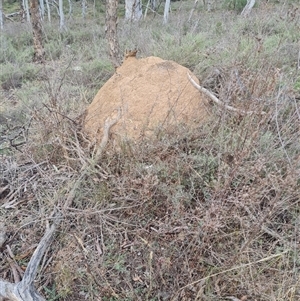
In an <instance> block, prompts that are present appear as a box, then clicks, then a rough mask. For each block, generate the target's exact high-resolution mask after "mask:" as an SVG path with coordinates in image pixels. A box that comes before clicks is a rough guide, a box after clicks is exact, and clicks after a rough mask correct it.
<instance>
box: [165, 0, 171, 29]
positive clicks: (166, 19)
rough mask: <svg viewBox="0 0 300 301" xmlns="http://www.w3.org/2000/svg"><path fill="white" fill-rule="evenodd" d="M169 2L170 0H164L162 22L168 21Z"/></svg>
mask: <svg viewBox="0 0 300 301" xmlns="http://www.w3.org/2000/svg"><path fill="white" fill-rule="evenodd" d="M170 4H171V1H170V0H166V4H165V10H164V24H167V23H168V19H169V12H170Z"/></svg>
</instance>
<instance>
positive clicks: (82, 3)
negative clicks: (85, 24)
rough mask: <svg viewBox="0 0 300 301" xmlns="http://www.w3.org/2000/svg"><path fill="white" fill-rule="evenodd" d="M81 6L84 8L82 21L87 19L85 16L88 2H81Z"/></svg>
mask: <svg viewBox="0 0 300 301" xmlns="http://www.w3.org/2000/svg"><path fill="white" fill-rule="evenodd" d="M81 6H82V19H85V14H86V0H81Z"/></svg>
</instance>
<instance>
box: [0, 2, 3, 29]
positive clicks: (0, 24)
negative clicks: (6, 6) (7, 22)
mask: <svg viewBox="0 0 300 301" xmlns="http://www.w3.org/2000/svg"><path fill="white" fill-rule="evenodd" d="M0 29H1V30H3V5H2V0H0Z"/></svg>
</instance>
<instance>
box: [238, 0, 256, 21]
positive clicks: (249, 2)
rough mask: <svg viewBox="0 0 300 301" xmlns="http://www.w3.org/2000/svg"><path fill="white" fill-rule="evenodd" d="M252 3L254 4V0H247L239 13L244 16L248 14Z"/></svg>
mask: <svg viewBox="0 0 300 301" xmlns="http://www.w3.org/2000/svg"><path fill="white" fill-rule="evenodd" d="M254 4H255V0H247V4H246V6H245V7H244V9H243V11H242V13H241V15H242V16H244V17H246V16H248V15H249V14H250V12H251V9H252V8H253V6H254Z"/></svg>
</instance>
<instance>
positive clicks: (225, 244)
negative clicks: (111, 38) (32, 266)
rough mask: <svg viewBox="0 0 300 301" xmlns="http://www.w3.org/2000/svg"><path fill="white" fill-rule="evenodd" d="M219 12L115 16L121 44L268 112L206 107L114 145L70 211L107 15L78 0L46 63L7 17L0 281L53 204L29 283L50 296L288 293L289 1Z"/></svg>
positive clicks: (292, 98)
mask: <svg viewBox="0 0 300 301" xmlns="http://www.w3.org/2000/svg"><path fill="white" fill-rule="evenodd" d="M10 3H13V1H10ZM218 4H219V5H218V6H217V7H216V8H215V10H214V11H212V12H206V11H205V9H204V7H203V6H202V5H201V3H199V6H198V7H197V8H196V10H195V11H194V12H193V15H192V16H191V9H192V7H193V5H194V3H193V2H192V1H178V2H175V3H172V13H171V16H170V21H169V23H168V24H166V25H165V26H162V17H161V15H160V14H159V12H160V11H158V13H157V14H153V13H149V14H148V16H147V18H146V19H145V20H142V21H141V22H139V23H136V24H133V23H124V22H123V20H122V10H120V20H119V43H120V47H121V48H122V49H121V50H122V51H124V52H125V50H126V49H132V48H137V49H138V50H139V54H138V55H139V56H140V57H147V56H150V55H155V56H160V57H162V58H164V59H170V60H174V61H176V62H178V63H179V64H182V65H184V66H186V67H188V68H189V69H190V70H191V71H193V72H194V73H195V74H196V75H197V76H198V77H199V78H200V80H201V83H202V85H204V86H205V87H206V88H208V89H209V90H210V91H212V92H214V93H215V94H216V95H217V96H218V97H219V98H220V99H222V100H223V101H226V102H228V103H229V104H230V105H234V106H237V107H241V108H245V109H248V108H253V107H255V109H256V110H264V111H265V112H266V114H265V115H263V116H256V115H253V116H247V117H241V116H237V115H235V114H232V113H229V112H226V111H224V110H222V109H220V108H218V107H213V106H212V107H210V108H209V110H210V111H211V112H212V113H211V114H212V118H211V121H209V122H207V124H205V125H201V126H199V128H197V129H193V130H190V129H189V128H187V127H186V126H185V125H181V126H179V127H178V129H177V130H176V134H174V133H173V134H170V133H160V134H159V135H157V136H156V137H153V138H152V139H145V140H144V141H139V143H136V142H135V141H126V142H124V144H122V147H121V150H120V149H119V150H115V149H114V146H113V145H110V144H109V145H108V146H107V149H106V152H105V154H104V155H103V156H102V157H101V160H100V161H99V162H93V164H92V165H91V168H90V170H89V172H88V173H86V174H85V176H84V177H83V178H82V179H81V181H80V185H79V187H76V190H75V192H76V193H75V198H74V200H73V202H72V205H71V206H69V207H67V208H66V207H65V206H64V204H65V203H66V199H67V196H68V194H69V192H70V191H71V190H72V189H73V188H74V183H76V181H77V180H78V179H79V178H80V172H81V168H82V166H83V165H84V164H86V162H90V161H91V158H92V153H93V150H94V147H95V146H94V145H93V144H92V142H90V141H88V139H87V137H86V135H85V134H84V132H83V131H82V128H81V120H82V118H81V117H80V116H81V115H82V114H83V113H84V110H85V108H86V107H87V106H88V104H89V103H90V102H91V101H92V99H93V97H94V95H95V94H96V92H97V91H98V89H99V88H101V86H102V85H103V84H104V83H105V82H106V81H107V79H108V78H109V77H110V76H111V75H112V74H113V72H114V69H113V68H112V65H111V63H110V61H109V58H108V52H107V44H106V41H105V37H104V14H103V8H102V9H101V10H100V9H99V10H97V11H96V13H95V11H94V8H93V3H92V2H88V15H87V17H86V18H85V19H83V18H82V17H81V7H80V3H74V11H73V15H72V16H70V17H69V18H68V19H67V23H66V25H67V30H66V31H63V32H59V30H58V24H57V22H58V20H56V19H55V18H54V19H53V21H52V23H51V24H49V23H48V22H47V21H46V20H45V22H44V32H45V41H44V42H45V49H46V56H47V62H46V63H45V65H37V64H34V63H32V54H33V48H32V35H31V29H30V26H29V25H28V24H26V23H20V22H19V21H15V22H8V21H7V22H6V23H5V30H4V32H2V33H1V48H0V64H1V67H0V68H1V74H0V81H1V87H2V88H1V92H0V93H1V95H0V98H1V103H0V113H1V115H0V126H1V128H0V146H1V149H0V154H1V159H0V160H1V162H0V163H1V173H2V175H3V177H2V178H1V182H0V219H1V221H2V220H3V221H4V222H5V226H6V229H7V230H6V232H7V240H6V242H5V244H4V245H3V246H2V247H1V246H0V248H1V251H2V253H1V255H0V275H1V277H2V278H3V279H6V280H8V281H11V282H14V281H17V280H18V277H22V273H23V271H24V269H25V268H26V265H27V263H28V261H29V259H30V257H31V255H32V253H33V251H34V248H35V246H36V244H37V243H38V242H39V240H40V238H41V237H42V235H43V233H44V229H45V225H46V223H47V221H49V219H50V221H51V218H50V217H51V216H52V214H53V212H54V211H57V210H60V211H61V214H62V216H63V218H64V219H63V222H62V225H61V227H60V229H59V232H58V233H57V235H56V238H55V241H54V242H53V243H52V245H51V247H50V248H49V250H48V252H47V254H46V255H47V256H46V257H45V260H44V261H43V263H42V265H41V268H40V274H39V277H38V279H37V282H36V285H37V287H38V288H39V290H40V291H41V292H42V293H43V294H44V295H45V297H46V298H47V300H110V301H113V300H124V301H125V300H143V301H144V300H233V301H237V300H253V301H254V300H260V301H270V300H276V301H277V300H278V301H286V300H299V298H300V277H299V275H300V273H299V268H300V262H299V243H300V232H299V231H300V230H299V229H300V219H299V213H300V207H299V196H300V143H299V141H300V140H299V133H300V122H299V120H300V108H299V106H300V74H299V70H300V48H299V47H300V46H299V40H300V8H299V3H298V2H297V1H284V3H283V2H280V3H279V1H260V2H259V3H258V5H257V6H256V7H255V8H254V9H253V11H252V12H251V15H250V16H249V17H247V18H242V17H240V16H239V10H240V9H241V6H239V5H241V4H242V1H220V2H218ZM101 7H102V6H101ZM6 9H7V11H8V10H9V9H11V7H10V6H4V11H5V10H6ZM2 231H3V230H2Z"/></svg>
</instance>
